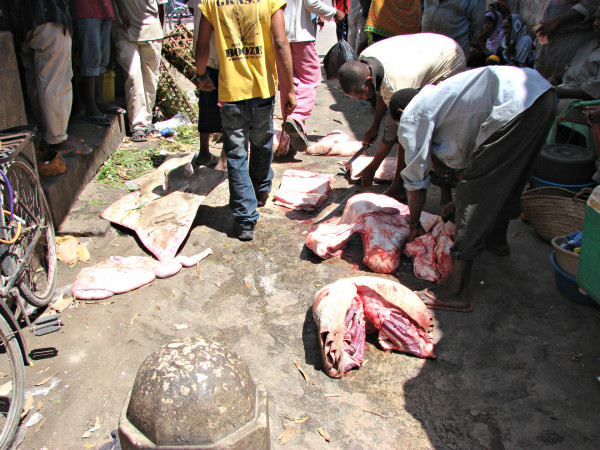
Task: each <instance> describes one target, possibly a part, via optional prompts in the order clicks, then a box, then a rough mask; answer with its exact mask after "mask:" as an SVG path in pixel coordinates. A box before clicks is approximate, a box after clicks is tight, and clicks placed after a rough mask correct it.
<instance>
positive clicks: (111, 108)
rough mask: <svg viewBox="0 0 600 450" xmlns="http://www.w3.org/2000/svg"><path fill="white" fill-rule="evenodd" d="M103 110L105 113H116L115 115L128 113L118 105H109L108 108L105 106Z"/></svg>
mask: <svg viewBox="0 0 600 450" xmlns="http://www.w3.org/2000/svg"><path fill="white" fill-rule="evenodd" d="M102 112H103V113H105V114H114V115H115V116H118V115H121V114H125V113H127V111H125V110H124V109H123V108H121V107H120V106H118V105H108V108H105V109H104V111H102Z"/></svg>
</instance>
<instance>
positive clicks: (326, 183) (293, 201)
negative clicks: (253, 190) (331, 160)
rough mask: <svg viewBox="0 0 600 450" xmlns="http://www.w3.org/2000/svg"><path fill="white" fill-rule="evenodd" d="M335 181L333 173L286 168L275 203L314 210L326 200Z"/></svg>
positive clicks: (287, 206)
mask: <svg viewBox="0 0 600 450" xmlns="http://www.w3.org/2000/svg"><path fill="white" fill-rule="evenodd" d="M334 183H335V177H334V176H333V175H326V174H321V173H314V172H308V171H306V170H294V169H290V170H286V171H285V172H284V173H283V177H282V179H281V184H280V185H279V190H278V191H277V192H276V193H275V195H274V198H275V204H276V205H279V206H285V207H286V208H290V209H303V210H306V211H312V210H314V209H315V208H316V207H317V206H319V205H321V204H322V203H323V202H324V201H325V199H326V198H327V196H328V195H329V193H330V192H331V187H332V186H333V184H334Z"/></svg>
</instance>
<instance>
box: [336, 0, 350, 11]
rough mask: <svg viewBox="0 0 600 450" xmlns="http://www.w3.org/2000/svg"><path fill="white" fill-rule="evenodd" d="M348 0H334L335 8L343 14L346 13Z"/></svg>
mask: <svg viewBox="0 0 600 450" xmlns="http://www.w3.org/2000/svg"><path fill="white" fill-rule="evenodd" d="M349 3H350V0H335V8H336V9H339V10H340V11H342V12H343V13H344V14H348V4H349Z"/></svg>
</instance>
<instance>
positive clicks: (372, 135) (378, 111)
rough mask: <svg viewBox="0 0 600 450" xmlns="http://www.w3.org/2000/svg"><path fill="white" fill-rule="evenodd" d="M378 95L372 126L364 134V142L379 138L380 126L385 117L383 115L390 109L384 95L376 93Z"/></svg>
mask: <svg viewBox="0 0 600 450" xmlns="http://www.w3.org/2000/svg"><path fill="white" fill-rule="evenodd" d="M376 96H377V102H376V104H375V114H374V115H373V121H372V122H371V126H370V127H369V129H368V130H367V131H366V132H365V135H364V136H363V144H370V143H372V142H373V141H374V140H375V139H377V134H379V126H380V125H381V119H383V115H384V114H385V112H386V111H387V109H388V108H387V106H386V104H385V103H384V101H383V97H382V96H381V95H379V94H376Z"/></svg>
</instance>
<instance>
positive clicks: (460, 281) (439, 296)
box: [417, 260, 473, 312]
mask: <svg viewBox="0 0 600 450" xmlns="http://www.w3.org/2000/svg"><path fill="white" fill-rule="evenodd" d="M472 267H473V261H460V260H458V261H454V267H453V269H452V275H450V279H449V280H448V282H447V283H446V284H445V285H443V286H436V287H435V288H433V289H426V290H425V291H421V292H418V293H417V294H418V295H419V297H421V299H422V300H423V302H424V303H425V305H426V306H427V307H428V308H430V309H443V310H449V311H460V312H468V311H471V309H472V308H473V304H472V303H471V287H470V281H471V268H472Z"/></svg>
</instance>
